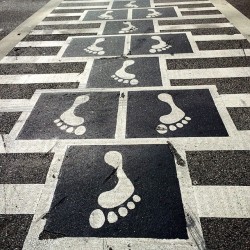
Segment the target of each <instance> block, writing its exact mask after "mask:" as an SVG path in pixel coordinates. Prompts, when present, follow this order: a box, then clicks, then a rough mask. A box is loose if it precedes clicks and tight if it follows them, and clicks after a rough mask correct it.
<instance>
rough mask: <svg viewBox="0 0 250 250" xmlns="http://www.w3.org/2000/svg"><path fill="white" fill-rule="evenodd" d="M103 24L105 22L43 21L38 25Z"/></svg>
mask: <svg viewBox="0 0 250 250" xmlns="http://www.w3.org/2000/svg"><path fill="white" fill-rule="evenodd" d="M102 22H103V23H105V22H106V21H102V20H100V21H80V20H65V21H43V22H40V23H39V24H38V25H62V24H64V25H70V24H74V25H75V24H85V23H99V24H100V23H102Z"/></svg>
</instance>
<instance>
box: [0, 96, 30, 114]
mask: <svg viewBox="0 0 250 250" xmlns="http://www.w3.org/2000/svg"><path fill="white" fill-rule="evenodd" d="M32 108H33V105H32V103H31V101H30V100H27V99H0V110H1V111H2V112H16V111H31V110H32Z"/></svg>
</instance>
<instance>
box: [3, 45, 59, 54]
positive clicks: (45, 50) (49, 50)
mask: <svg viewBox="0 0 250 250" xmlns="http://www.w3.org/2000/svg"><path fill="white" fill-rule="evenodd" d="M60 49H61V47H15V48H14V49H12V50H11V51H10V52H9V53H8V55H7V56H53V55H57V53H58V52H59V50H60Z"/></svg>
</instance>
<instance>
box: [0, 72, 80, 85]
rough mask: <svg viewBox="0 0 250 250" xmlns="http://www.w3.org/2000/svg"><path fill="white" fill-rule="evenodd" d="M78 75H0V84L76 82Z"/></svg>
mask: <svg viewBox="0 0 250 250" xmlns="http://www.w3.org/2000/svg"><path fill="white" fill-rule="evenodd" d="M78 78H79V74H78V73H67V74H34V75H32V74H28V75H25V74H22V75H0V85H1V84H13V83H15V84H30V83H48V82H55V83H57V82H77V81H78Z"/></svg>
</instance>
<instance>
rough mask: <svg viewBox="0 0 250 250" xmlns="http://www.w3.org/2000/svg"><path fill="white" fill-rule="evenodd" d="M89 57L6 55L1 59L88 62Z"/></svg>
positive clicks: (8, 60)
mask: <svg viewBox="0 0 250 250" xmlns="http://www.w3.org/2000/svg"><path fill="white" fill-rule="evenodd" d="M87 60H88V59H86V60H83V59H82V58H78V57H77V58H74V57H65V58H64V57H63V58H61V59H58V57H57V56H18V57H16V56H6V57H4V58H3V59H2V60H1V61H0V64H2V63H64V62H87Z"/></svg>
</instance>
